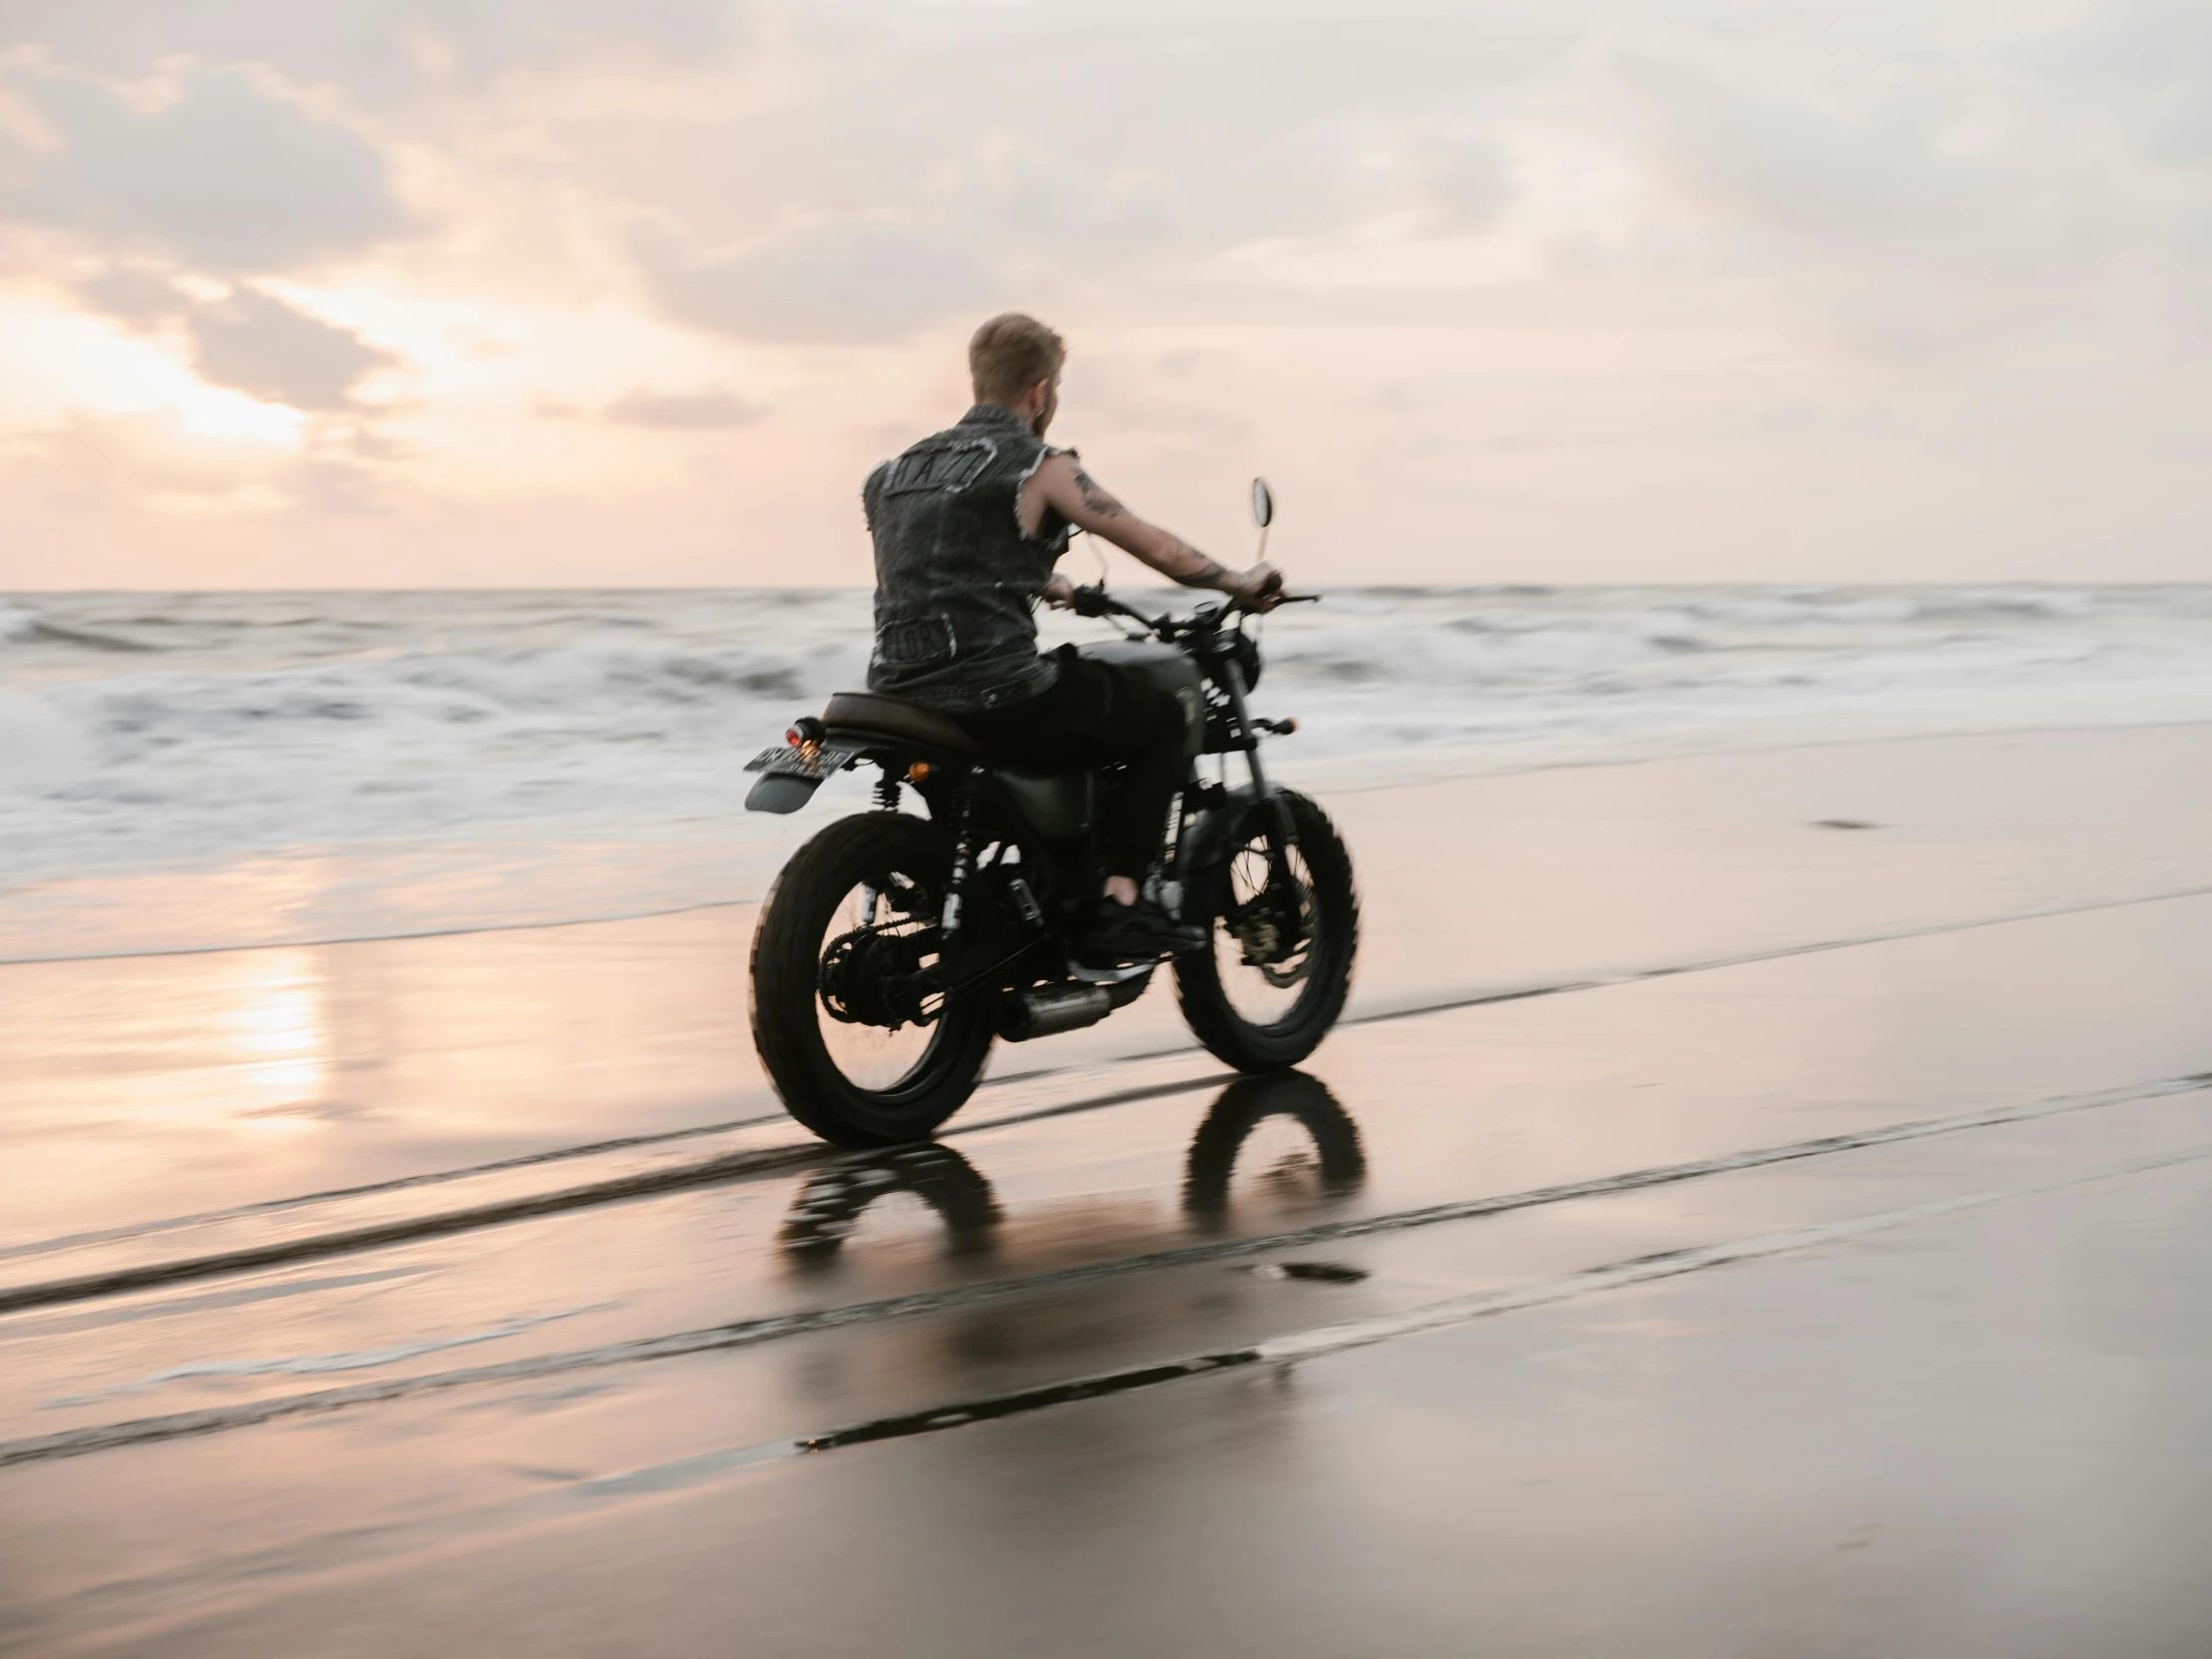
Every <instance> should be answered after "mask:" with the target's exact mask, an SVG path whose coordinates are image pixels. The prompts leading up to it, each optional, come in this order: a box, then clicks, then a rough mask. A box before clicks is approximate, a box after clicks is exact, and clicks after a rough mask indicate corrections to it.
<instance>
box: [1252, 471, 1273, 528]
mask: <svg viewBox="0 0 2212 1659" xmlns="http://www.w3.org/2000/svg"><path fill="white" fill-rule="evenodd" d="M1252 516H1253V517H1254V518H1255V519H1257V520H1258V521H1259V524H1260V528H1261V529H1263V530H1265V529H1266V528H1267V527H1268V526H1269V525H1271V524H1273V523H1274V522H1275V495H1274V492H1273V491H1271V490H1270V489H1269V488H1268V481H1267V480H1266V479H1265V478H1255V479H1253V480H1252Z"/></svg>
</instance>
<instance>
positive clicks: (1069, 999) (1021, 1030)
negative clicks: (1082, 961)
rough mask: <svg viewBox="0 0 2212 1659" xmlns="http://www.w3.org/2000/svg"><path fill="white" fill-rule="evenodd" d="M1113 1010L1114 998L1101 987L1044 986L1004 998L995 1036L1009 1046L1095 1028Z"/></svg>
mask: <svg viewBox="0 0 2212 1659" xmlns="http://www.w3.org/2000/svg"><path fill="white" fill-rule="evenodd" d="M1113 1010H1114V999H1113V998H1112V997H1110V996H1108V995H1107V994H1106V992H1105V990H1104V988H1103V987H1101V986H1098V985H1048V986H1046V987H1045V988H1044V989H1043V990H1037V991H1023V992H1022V993H1021V994H1020V995H1019V996H1011V997H1008V998H1007V999H1006V1011H1005V1013H1004V1014H1003V1015H1001V1016H1000V1019H999V1026H998V1034H999V1035H1000V1036H1002V1037H1004V1038H1005V1039H1006V1040H1007V1041H1008V1042H1010V1043H1025V1042H1028V1041H1029V1040H1030V1039H1031V1038H1032V1037H1050V1036H1055V1035H1057V1034H1058V1033H1060V1032H1062V1031H1080V1030H1081V1029H1082V1028H1083V1027H1084V1026H1086V1025H1096V1024H1097V1023H1098V1022H1099V1021H1100V1020H1102V1019H1104V1018H1105V1017H1106V1016H1107V1015H1108V1014H1110V1013H1112V1012H1113Z"/></svg>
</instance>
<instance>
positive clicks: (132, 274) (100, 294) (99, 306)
mask: <svg viewBox="0 0 2212 1659" xmlns="http://www.w3.org/2000/svg"><path fill="white" fill-rule="evenodd" d="M75 291H76V293H77V296H78V297H79V298H80V299H83V300H85V301H86V302H87V303H88V304H90V305H91V306H92V307H93V309H95V310H97V311H100V312H103V313H104V314H106V315H108V316H112V317H115V318H116V319H117V320H119V321H122V322H127V323H129V324H130V325H131V326H132V327H134V328H153V327H158V326H160V325H161V324H162V323H164V322H168V321H170V320H171V319H172V318H174V317H176V316H177V315H178V314H179V313H180V312H182V311H183V310H185V308H186V307H187V306H189V305H190V304H191V303H192V301H191V299H190V298H189V297H188V296H187V295H186V294H185V293H184V292H183V291H182V290H181V289H180V288H179V287H178V286H177V284H176V283H175V282H174V281H173V280H172V279H171V278H170V277H169V274H168V273H166V272H162V271H156V270H149V269H148V268H146V267H144V266H130V265H119V266H110V267H109V268H108V269H107V270H105V271H103V272H101V273H100V274H99V275H98V276H94V277H81V278H79V279H78V281H77V282H76V283H75Z"/></svg>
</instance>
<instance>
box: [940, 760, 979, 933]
mask: <svg viewBox="0 0 2212 1659" xmlns="http://www.w3.org/2000/svg"><path fill="white" fill-rule="evenodd" d="M969 806H970V803H969V798H968V792H967V791H966V790H962V791H961V792H960V815H959V820H958V825H957V828H956V829H955V830H954V831H953V839H952V877H951V879H950V880H948V881H946V882H945V884H944V910H943V912H942V914H941V915H940V916H939V918H938V921H937V931H938V932H939V933H941V934H942V935H943V936H944V939H945V941H946V942H950V940H951V938H952V935H953V934H955V933H957V932H958V931H959V930H960V894H961V893H962V892H964V891H965V890H966V889H967V883H968V877H969V876H970V875H971V874H973V873H974V871H975V846H974V843H973V837H972V836H971V835H970V833H969V831H968V819H969V816H970V814H969Z"/></svg>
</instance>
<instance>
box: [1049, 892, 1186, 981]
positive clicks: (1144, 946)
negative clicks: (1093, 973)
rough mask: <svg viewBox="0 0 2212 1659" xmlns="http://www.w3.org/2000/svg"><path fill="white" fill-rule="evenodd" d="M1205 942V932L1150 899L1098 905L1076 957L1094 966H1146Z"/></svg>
mask: <svg viewBox="0 0 2212 1659" xmlns="http://www.w3.org/2000/svg"><path fill="white" fill-rule="evenodd" d="M1205 942H1206V931H1205V929H1204V928H1201V927H1190V926H1186V925H1185V924H1184V923H1182V922H1179V921H1177V920H1176V919H1175V918H1174V917H1173V916H1171V915H1169V914H1168V913H1167V911H1165V910H1163V909H1161V908H1160V906H1159V905H1157V904H1155V903H1153V902H1152V900H1151V899H1149V898H1140V899H1138V900H1137V902H1136V903H1134V904H1116V903H1115V902H1114V901H1113V900H1112V899H1110V898H1102V899H1100V900H1099V901H1098V909H1097V911H1096V912H1095V913H1094V914H1093V915H1092V916H1091V924H1090V926H1089V927H1088V928H1086V929H1085V930H1084V933H1083V940H1082V942H1081V943H1080V944H1078V945H1077V946H1076V947H1075V954H1076V955H1077V956H1078V957H1079V958H1080V959H1081V960H1083V961H1085V962H1087V963H1090V964H1091V965H1093V966H1097V967H1103V966H1105V965H1107V964H1109V963H1113V962H1147V961H1152V960H1155V959H1156V958H1158V957H1161V956H1172V955H1179V954H1181V953H1182V952H1183V951H1186V950H1196V949H1197V948H1198V947H1199V946H1200V945H1202V944H1204V943H1205Z"/></svg>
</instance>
